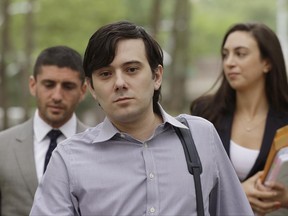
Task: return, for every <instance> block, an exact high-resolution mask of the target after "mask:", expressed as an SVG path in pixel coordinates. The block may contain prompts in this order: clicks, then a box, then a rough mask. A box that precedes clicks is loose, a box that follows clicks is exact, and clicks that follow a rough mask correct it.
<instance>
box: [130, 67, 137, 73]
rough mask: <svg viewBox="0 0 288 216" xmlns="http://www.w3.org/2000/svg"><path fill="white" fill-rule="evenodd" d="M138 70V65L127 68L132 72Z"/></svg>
mask: <svg viewBox="0 0 288 216" xmlns="http://www.w3.org/2000/svg"><path fill="white" fill-rule="evenodd" d="M137 70H138V68H137V67H129V68H128V69H127V71H128V72H130V73H135V72H136V71H137Z"/></svg>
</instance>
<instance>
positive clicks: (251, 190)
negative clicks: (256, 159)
mask: <svg viewBox="0 0 288 216" xmlns="http://www.w3.org/2000/svg"><path fill="white" fill-rule="evenodd" d="M262 174H263V171H261V172H258V173H256V174H255V175H254V176H252V177H250V178H249V179H247V180H246V181H245V182H242V187H243V189H244V192H245V194H246V196H247V198H248V201H249V203H250V205H251V207H252V209H253V211H254V212H255V213H257V214H258V215H265V214H267V213H269V212H272V211H275V210H277V209H278V208H280V206H281V202H280V201H277V200H276V198H277V197H278V196H279V194H278V192H277V191H276V190H275V188H273V189H271V188H267V187H265V186H264V185H263V184H262V183H261V179H260V176H261V175H262ZM275 186H276V185H274V187H275ZM278 186H279V185H278Z"/></svg>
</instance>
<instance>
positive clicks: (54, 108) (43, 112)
mask: <svg viewBox="0 0 288 216" xmlns="http://www.w3.org/2000/svg"><path fill="white" fill-rule="evenodd" d="M29 87H30V92H31V94H32V95H33V96H35V97H36V102H37V107H38V109H39V115H40V117H41V118H42V119H43V120H44V121H45V122H46V123H48V124H49V125H51V126H52V127H54V128H58V127H61V126H62V125H63V124H65V123H66V122H67V121H68V120H69V119H70V118H71V116H72V114H73V112H74V110H75V109H76V107H77V105H78V103H79V102H80V101H81V100H82V99H83V98H84V96H85V92H86V84H82V82H81V80H80V74H79V73H77V72H76V71H74V70H72V69H70V68H66V67H64V68H59V67H57V66H42V67H41V72H40V73H39V74H38V75H37V77H36V79H35V78H34V77H33V76H32V77H30V82H29Z"/></svg>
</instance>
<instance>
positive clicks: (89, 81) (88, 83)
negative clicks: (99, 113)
mask: <svg viewBox="0 0 288 216" xmlns="http://www.w3.org/2000/svg"><path fill="white" fill-rule="evenodd" d="M86 83H87V86H88V89H89V92H90V93H91V95H92V97H93V98H94V99H95V100H97V96H96V94H95V91H94V87H93V82H92V79H91V78H86Z"/></svg>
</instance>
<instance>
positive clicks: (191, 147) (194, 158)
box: [174, 117, 204, 216]
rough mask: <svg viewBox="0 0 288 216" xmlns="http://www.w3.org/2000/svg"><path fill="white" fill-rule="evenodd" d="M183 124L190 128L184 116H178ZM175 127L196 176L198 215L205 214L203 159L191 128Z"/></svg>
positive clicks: (191, 171)
mask: <svg viewBox="0 0 288 216" xmlns="http://www.w3.org/2000/svg"><path fill="white" fill-rule="evenodd" d="M177 119H178V120H179V121H180V122H181V123H182V124H184V125H186V126H187V127H188V128H189V125H188V122H187V120H186V119H185V118H184V117H180V118H177ZM174 129H175V131H176V133H177V135H178V137H179V139H180V141H181V143H182V145H183V149H184V153H185V157H186V162H187V166H188V170H189V172H190V174H191V175H193V178H194V185H195V192H196V205H197V215H198V216H204V205H203V196H202V187H201V179H200V174H201V173H202V165H201V160H200V158H199V155H198V152H197V149H196V146H195V143H194V140H193V137H192V134H191V132H190V130H187V129H185V128H178V127H175V126H174Z"/></svg>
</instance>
